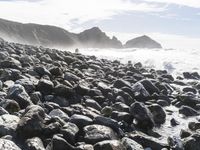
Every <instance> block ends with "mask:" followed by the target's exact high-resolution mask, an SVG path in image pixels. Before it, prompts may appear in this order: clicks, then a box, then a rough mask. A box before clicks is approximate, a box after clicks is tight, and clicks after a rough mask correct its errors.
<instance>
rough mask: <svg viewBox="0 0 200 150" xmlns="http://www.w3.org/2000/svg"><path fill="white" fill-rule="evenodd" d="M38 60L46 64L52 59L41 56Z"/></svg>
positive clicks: (46, 55)
mask: <svg viewBox="0 0 200 150" xmlns="http://www.w3.org/2000/svg"><path fill="white" fill-rule="evenodd" d="M39 59H40V61H43V62H46V63H51V62H52V59H51V57H50V56H49V55H48V54H45V55H43V56H41V57H40V58H39Z"/></svg>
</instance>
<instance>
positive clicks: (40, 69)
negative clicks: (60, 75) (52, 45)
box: [34, 66, 51, 77]
mask: <svg viewBox="0 0 200 150" xmlns="http://www.w3.org/2000/svg"><path fill="white" fill-rule="evenodd" d="M34 71H35V72H37V73H38V75H39V76H41V77H42V76H44V75H47V76H51V73H50V72H49V71H48V70H47V69H46V68H45V67H42V66H36V67H35V68H34Z"/></svg>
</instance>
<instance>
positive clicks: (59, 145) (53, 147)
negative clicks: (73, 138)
mask: <svg viewBox="0 0 200 150" xmlns="http://www.w3.org/2000/svg"><path fill="white" fill-rule="evenodd" d="M62 149H63V150H64V149H66V150H76V149H75V147H74V146H72V145H71V144H69V143H68V142H67V141H66V140H65V139H64V138H62V137H61V136H59V135H54V136H53V138H52V140H51V143H50V144H49V145H48V146H47V148H46V150H62Z"/></svg>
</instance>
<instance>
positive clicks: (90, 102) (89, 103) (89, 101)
mask: <svg viewBox="0 0 200 150" xmlns="http://www.w3.org/2000/svg"><path fill="white" fill-rule="evenodd" d="M85 105H86V106H88V107H92V108H94V109H96V110H99V111H100V110H101V109H102V107H101V106H100V105H99V104H98V103H97V102H96V101H95V100H93V99H86V100H85Z"/></svg>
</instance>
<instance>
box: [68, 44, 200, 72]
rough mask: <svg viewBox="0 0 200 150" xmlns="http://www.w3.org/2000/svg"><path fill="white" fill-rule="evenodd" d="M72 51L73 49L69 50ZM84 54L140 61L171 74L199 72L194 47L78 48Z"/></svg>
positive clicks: (124, 61)
mask: <svg viewBox="0 0 200 150" xmlns="http://www.w3.org/2000/svg"><path fill="white" fill-rule="evenodd" d="M71 51H72V52H74V51H73V50H71ZM79 52H80V53H82V54H85V55H94V56H97V57H99V58H107V59H111V60H115V59H117V60H120V61H121V62H122V63H127V62H128V61H129V60H131V61H132V63H137V62H141V63H142V64H143V65H144V66H146V67H150V68H152V67H153V68H155V69H166V70H167V71H168V72H169V73H171V74H173V75H180V74H182V72H185V71H189V72H195V71H196V72H199V70H200V66H199V64H200V59H199V58H200V53H199V50H197V49H196V50H194V49H187V50H186V49H185V50H183V49H136V48H129V49H98V48H89V49H86V48H84V49H79Z"/></svg>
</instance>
